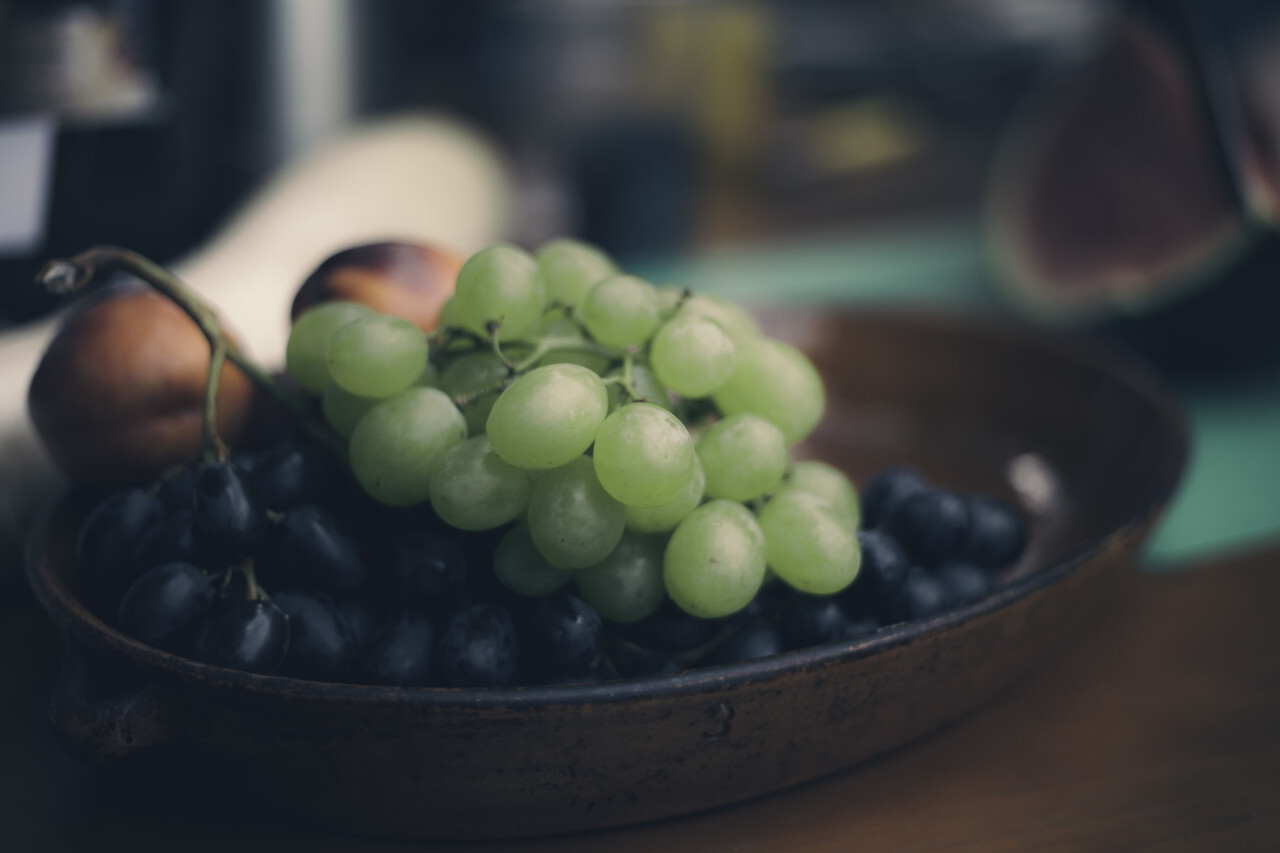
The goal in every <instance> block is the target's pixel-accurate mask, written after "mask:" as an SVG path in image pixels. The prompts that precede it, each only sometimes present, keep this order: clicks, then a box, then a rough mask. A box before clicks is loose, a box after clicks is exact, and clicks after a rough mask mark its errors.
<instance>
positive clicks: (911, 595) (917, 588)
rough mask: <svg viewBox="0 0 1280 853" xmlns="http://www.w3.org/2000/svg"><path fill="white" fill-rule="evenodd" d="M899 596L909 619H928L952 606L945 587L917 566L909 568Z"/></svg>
mask: <svg viewBox="0 0 1280 853" xmlns="http://www.w3.org/2000/svg"><path fill="white" fill-rule="evenodd" d="M900 595H901V597H902V607H903V610H905V611H906V614H907V618H909V619H928V618H929V617H930V616H936V615H937V614H939V613H941V612H943V611H944V610H946V609H947V608H949V607H951V606H952V604H954V602H953V601H952V599H951V593H950V591H949V590H948V589H947V587H946V585H944V584H943V583H942V581H940V580H938V579H937V578H935V577H934V576H933V575H931V574H929V573H928V572H926V571H925V570H924V569H922V568H920V567H919V566H912V567H911V571H910V572H909V573H908V574H907V582H906V583H905V584H903V585H902V592H901V593H900Z"/></svg>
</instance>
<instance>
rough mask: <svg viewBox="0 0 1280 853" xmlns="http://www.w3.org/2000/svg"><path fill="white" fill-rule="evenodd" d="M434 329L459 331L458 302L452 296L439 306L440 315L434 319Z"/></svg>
mask: <svg viewBox="0 0 1280 853" xmlns="http://www.w3.org/2000/svg"><path fill="white" fill-rule="evenodd" d="M436 328H439V329H461V328H462V321H461V320H459V319H458V302H457V300H456V299H454V298H453V297H452V296H450V297H449V298H448V299H446V300H445V301H444V304H443V305H441V306H440V314H439V315H438V316H437V317H436Z"/></svg>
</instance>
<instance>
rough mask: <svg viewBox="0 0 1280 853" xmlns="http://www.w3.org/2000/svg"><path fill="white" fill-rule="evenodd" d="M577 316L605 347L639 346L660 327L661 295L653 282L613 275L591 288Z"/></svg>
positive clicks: (634, 277)
mask: <svg viewBox="0 0 1280 853" xmlns="http://www.w3.org/2000/svg"><path fill="white" fill-rule="evenodd" d="M578 317H579V319H580V320H581V321H582V325H583V327H584V328H586V330H587V332H588V333H589V334H590V335H591V337H592V338H594V339H595V340H596V341H597V342H598V343H600V344H601V345H602V346H606V347H608V348H610V349H626V348H627V347H634V346H639V345H640V344H643V343H644V342H645V341H647V340H649V338H650V337H652V336H653V333H654V332H655V331H657V329H658V322H659V317H658V295H657V294H656V293H655V292H654V290H653V285H651V284H649V282H647V281H645V280H644V279H642V278H639V277H637V276H633V275H618V276H613V277H611V278H607V279H605V280H604V281H602V282H599V283H598V284H596V285H595V286H594V287H593V288H591V290H590V292H588V293H587V297H586V299H584V300H583V302H582V305H581V306H580V307H579V311H578Z"/></svg>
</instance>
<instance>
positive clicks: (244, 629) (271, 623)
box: [202, 600, 289, 675]
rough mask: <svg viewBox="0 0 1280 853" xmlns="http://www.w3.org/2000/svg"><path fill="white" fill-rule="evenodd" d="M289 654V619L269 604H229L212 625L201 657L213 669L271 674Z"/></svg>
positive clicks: (239, 602)
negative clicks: (214, 667)
mask: <svg viewBox="0 0 1280 853" xmlns="http://www.w3.org/2000/svg"><path fill="white" fill-rule="evenodd" d="M288 651H289V620H288V617H286V616H285V615H284V611H282V610H281V609H280V608H279V607H276V606H275V605H274V604H272V603H271V602H270V601H248V600H241V601H236V602H233V603H232V604H231V605H230V606H229V607H228V608H227V610H226V611H225V612H224V613H222V614H221V616H219V618H218V620H217V621H216V622H215V623H214V625H213V629H212V631H211V632H210V635H209V638H208V640H207V642H206V644H205V646H204V650H203V654H202V657H203V659H204V660H206V661H208V662H209V663H211V664H214V665H215V666H225V667H228V668H230V669H238V670H242V671H244V672H255V673H259V674H261V675H271V674H273V673H276V672H279V671H280V666H281V664H283V663H284V659H285V655H286V654H288Z"/></svg>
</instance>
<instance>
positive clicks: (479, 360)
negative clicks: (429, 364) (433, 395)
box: [440, 351, 510, 436]
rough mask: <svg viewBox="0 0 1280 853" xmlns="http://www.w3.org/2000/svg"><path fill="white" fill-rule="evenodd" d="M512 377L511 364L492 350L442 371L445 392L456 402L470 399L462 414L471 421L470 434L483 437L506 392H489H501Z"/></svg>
mask: <svg viewBox="0 0 1280 853" xmlns="http://www.w3.org/2000/svg"><path fill="white" fill-rule="evenodd" d="M509 375H510V370H509V369H508V368H507V365H506V364H504V363H503V361H502V359H500V358H499V357H498V355H497V353H494V352H490V351H485V352H474V353H468V354H467V355H463V356H459V357H458V358H456V359H454V360H453V361H451V362H449V364H448V365H446V366H445V368H444V370H442V371H441V372H440V389H441V390H442V391H444V392H445V393H446V394H448V395H449V396H450V397H453V398H455V399H458V398H463V397H465V398H467V403H466V406H465V407H464V408H463V410H462V414H463V416H464V417H465V418H466V420H467V431H468V433H469V434H470V435H473V436H474V435H480V434H481V433H483V432H484V431H485V425H486V423H487V422H488V420H489V413H490V412H491V411H492V410H493V404H494V403H495V402H497V399H498V395H499V394H500V393H502V392H501V391H499V390H489V389H497V387H498V386H499V385H500V384H502V383H503V382H504V381H505V380H506V379H507V377H508V376H509ZM481 392H485V393H481ZM477 395H478V396H477Z"/></svg>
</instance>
